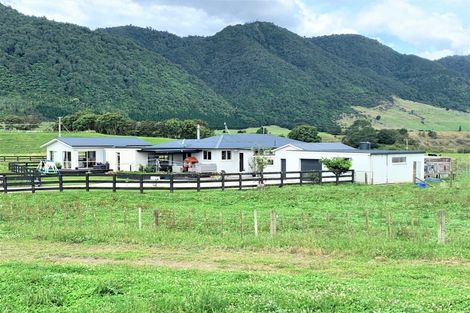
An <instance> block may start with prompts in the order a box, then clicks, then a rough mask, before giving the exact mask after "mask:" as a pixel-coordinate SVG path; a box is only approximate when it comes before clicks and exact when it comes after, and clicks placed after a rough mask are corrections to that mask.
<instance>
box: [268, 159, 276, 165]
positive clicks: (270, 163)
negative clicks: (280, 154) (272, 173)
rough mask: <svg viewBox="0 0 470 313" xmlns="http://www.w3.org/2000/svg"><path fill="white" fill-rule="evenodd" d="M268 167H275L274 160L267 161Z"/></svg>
mask: <svg viewBox="0 0 470 313" xmlns="http://www.w3.org/2000/svg"><path fill="white" fill-rule="evenodd" d="M266 163H267V165H274V160H273V159H266Z"/></svg>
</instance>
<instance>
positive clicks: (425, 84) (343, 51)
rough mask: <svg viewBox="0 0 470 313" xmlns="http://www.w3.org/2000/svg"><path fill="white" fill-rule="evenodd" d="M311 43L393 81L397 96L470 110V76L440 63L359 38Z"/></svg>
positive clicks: (321, 39) (341, 37) (329, 38)
mask: <svg viewBox="0 0 470 313" xmlns="http://www.w3.org/2000/svg"><path fill="white" fill-rule="evenodd" d="M311 41H312V42H313V43H314V44H316V45H318V46H320V47H322V48H323V49H324V50H325V51H328V52H329V53H331V54H333V55H335V56H337V57H339V58H341V59H343V60H344V61H345V62H348V63H349V64H353V65H355V66H357V67H359V68H360V69H361V70H362V71H367V72H368V73H371V72H372V73H375V74H377V75H379V76H380V79H381V80H387V81H388V80H391V81H393V82H394V83H395V84H396V85H395V89H394V91H393V93H392V95H394V96H398V97H400V98H403V99H407V100H413V101H417V102H424V103H428V104H433V105H437V106H441V107H446V108H450V109H457V110H463V111H468V110H470V80H469V78H470V76H466V75H462V73H458V72H456V71H453V70H449V69H447V68H446V67H444V66H443V65H442V64H440V63H439V62H433V61H430V60H427V59H423V58H420V57H417V56H415V55H404V54H400V53H398V52H396V51H394V50H393V49H391V48H389V47H387V46H385V45H383V44H381V43H379V42H378V41H376V40H373V39H369V38H366V37H364V36H359V35H332V36H322V37H316V38H312V39H311ZM469 74H470V73H469Z"/></svg>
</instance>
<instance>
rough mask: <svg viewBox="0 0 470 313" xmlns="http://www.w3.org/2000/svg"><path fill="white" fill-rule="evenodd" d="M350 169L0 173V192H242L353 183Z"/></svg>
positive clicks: (352, 173) (352, 172)
mask: <svg viewBox="0 0 470 313" xmlns="http://www.w3.org/2000/svg"><path fill="white" fill-rule="evenodd" d="M354 175H355V173H354V170H349V171H347V172H345V173H343V174H341V175H339V176H338V175H335V174H334V173H333V172H331V171H286V172H263V173H220V174H217V175H212V176H209V175H204V174H133V173H113V174H90V173H85V174H83V173H67V174H66V173H63V174H62V173H59V174H57V175H53V176H41V175H40V174H39V173H37V172H34V171H26V172H24V173H22V175H20V174H16V173H4V174H0V192H1V191H3V192H4V193H7V192H20V191H23V192H24V191H30V192H33V193H35V192H36V191H45V190H49V191H51V190H56V191H64V190H85V191H90V190H112V191H113V192H116V191H118V190H138V191H140V192H141V193H143V192H144V191H148V190H168V191H170V192H173V191H174V190H197V191H200V190H202V189H221V190H224V189H226V188H227V189H228V188H232V189H244V188H254V187H260V186H264V185H268V186H280V187H282V186H284V185H303V184H323V183H336V184H340V183H353V182H354Z"/></svg>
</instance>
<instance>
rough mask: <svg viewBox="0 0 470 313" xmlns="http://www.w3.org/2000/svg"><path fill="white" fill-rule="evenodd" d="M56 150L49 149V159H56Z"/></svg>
mask: <svg viewBox="0 0 470 313" xmlns="http://www.w3.org/2000/svg"><path fill="white" fill-rule="evenodd" d="M56 153H57V152H56V151H49V160H51V161H55V155H56Z"/></svg>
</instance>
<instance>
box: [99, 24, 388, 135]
mask: <svg viewBox="0 0 470 313" xmlns="http://www.w3.org/2000/svg"><path fill="white" fill-rule="evenodd" d="M103 31H106V32H108V33H113V34H115V35H119V36H123V37H126V38H129V39H132V40H134V41H135V42H136V43H138V44H140V45H141V46H143V47H145V48H147V49H149V50H151V51H156V52H158V53H160V54H162V55H164V56H165V57H166V58H168V59H169V60H171V61H172V62H174V63H177V64H179V65H181V66H182V67H183V68H184V69H186V70H187V71H188V72H189V73H191V74H194V75H195V76H198V77H199V78H200V79H202V80H204V81H205V82H206V83H207V84H208V85H209V86H211V87H212V88H213V89H214V90H215V91H216V92H217V93H219V94H221V95H222V96H224V97H225V98H226V99H228V100H229V101H230V102H231V103H234V104H236V106H237V108H238V109H239V110H240V115H241V116H242V120H241V121H240V123H242V124H248V125H253V124H255V125H261V124H276V125H280V126H283V127H292V126H294V125H296V124H301V123H310V124H315V125H317V126H318V127H320V128H321V129H322V130H332V127H333V126H334V120H335V118H336V117H337V116H338V114H340V113H342V112H345V111H346V112H347V111H349V110H350V108H349V107H350V106H351V105H367V106H371V105H375V104H376V103H378V102H379V101H382V100H386V99H390V98H389V96H388V95H390V94H392V92H393V90H394V87H393V84H390V82H387V81H383V80H380V79H378V78H377V77H374V76H376V75H374V74H373V73H371V74H370V75H363V74H362V72H361V71H360V70H359V69H358V68H355V67H354V66H351V65H350V64H347V63H346V62H344V61H343V60H341V59H339V58H337V57H335V56H333V55H331V54H329V53H327V52H325V51H324V50H323V49H321V48H319V47H318V46H316V45H314V44H312V43H311V42H309V41H308V40H306V39H305V38H303V37H300V36H298V35H296V34H294V33H292V32H290V31H288V30H286V29H283V28H280V27H278V26H275V25H274V24H271V23H261V22H256V23H251V24H246V25H236V26H229V27H227V28H225V29H223V30H222V31H221V32H219V33H217V34H215V35H214V36H211V37H205V38H202V37H187V38H180V37H177V36H175V35H171V34H168V33H166V32H158V31H154V30H151V29H143V28H138V27H132V26H126V27H117V28H111V29H105V30H103ZM351 67H352V68H351ZM235 122H238V121H235ZM235 126H239V125H235Z"/></svg>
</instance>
